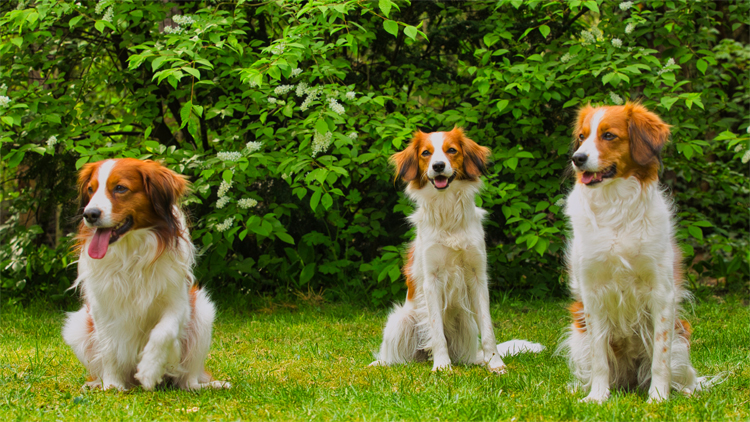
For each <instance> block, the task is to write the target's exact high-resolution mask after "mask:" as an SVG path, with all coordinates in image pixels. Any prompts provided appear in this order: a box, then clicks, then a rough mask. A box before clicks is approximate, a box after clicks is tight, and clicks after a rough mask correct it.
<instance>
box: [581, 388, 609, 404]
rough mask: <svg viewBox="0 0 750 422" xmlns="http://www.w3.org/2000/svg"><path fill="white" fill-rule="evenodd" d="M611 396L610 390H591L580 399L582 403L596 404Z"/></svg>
mask: <svg viewBox="0 0 750 422" xmlns="http://www.w3.org/2000/svg"><path fill="white" fill-rule="evenodd" d="M608 398H609V391H603V392H598V393H595V392H593V391H592V392H591V393H589V395H588V396H586V397H585V398H583V399H581V400H578V401H579V402H581V403H596V404H602V403H604V402H605V401H607V399H608Z"/></svg>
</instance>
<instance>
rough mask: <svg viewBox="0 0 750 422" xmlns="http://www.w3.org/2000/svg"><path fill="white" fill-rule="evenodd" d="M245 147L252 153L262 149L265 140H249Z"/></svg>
mask: <svg viewBox="0 0 750 422" xmlns="http://www.w3.org/2000/svg"><path fill="white" fill-rule="evenodd" d="M245 147H246V148H247V150H248V151H249V153H250V154H252V153H254V152H256V151H260V149H261V148H262V147H263V142H260V141H254V142H248V143H247V144H246V145H245Z"/></svg>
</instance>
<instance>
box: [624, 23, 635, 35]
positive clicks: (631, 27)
mask: <svg viewBox="0 0 750 422" xmlns="http://www.w3.org/2000/svg"><path fill="white" fill-rule="evenodd" d="M635 26H636V24H634V23H633V22H630V23H629V24H627V26H625V33H626V34H630V33H631V32H633V30H634V29H635Z"/></svg>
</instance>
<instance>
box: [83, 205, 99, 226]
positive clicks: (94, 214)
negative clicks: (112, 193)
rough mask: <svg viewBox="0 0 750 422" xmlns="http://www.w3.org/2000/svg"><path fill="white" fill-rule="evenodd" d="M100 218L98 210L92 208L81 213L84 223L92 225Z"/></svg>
mask: <svg viewBox="0 0 750 422" xmlns="http://www.w3.org/2000/svg"><path fill="white" fill-rule="evenodd" d="M101 216H102V212H101V211H100V210H99V208H92V209H90V210H86V211H84V212H83V218H85V219H86V221H88V222H89V223H92V224H93V223H96V220H98V219H99V217H101Z"/></svg>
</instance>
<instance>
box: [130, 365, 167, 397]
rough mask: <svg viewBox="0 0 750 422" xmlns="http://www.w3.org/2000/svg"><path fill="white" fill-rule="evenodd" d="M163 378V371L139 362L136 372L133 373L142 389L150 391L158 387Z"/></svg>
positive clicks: (155, 366)
mask: <svg viewBox="0 0 750 422" xmlns="http://www.w3.org/2000/svg"><path fill="white" fill-rule="evenodd" d="M163 376H164V369H163V368H159V367H158V366H157V365H149V364H144V363H143V362H141V363H140V364H139V365H138V370H137V372H136V373H135V379H137V380H138V382H140V383H141V387H143V389H145V390H148V391H151V390H153V389H154V387H156V386H157V385H159V383H161V381H162V377H163Z"/></svg>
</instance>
